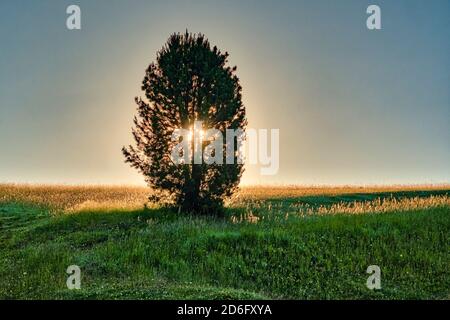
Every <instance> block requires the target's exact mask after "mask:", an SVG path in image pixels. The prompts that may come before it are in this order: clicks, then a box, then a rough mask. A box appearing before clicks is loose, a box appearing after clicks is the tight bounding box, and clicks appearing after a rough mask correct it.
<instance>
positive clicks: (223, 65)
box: [122, 31, 247, 214]
mask: <svg viewBox="0 0 450 320" xmlns="http://www.w3.org/2000/svg"><path fill="white" fill-rule="evenodd" d="M227 58H228V53H227V52H225V53H222V52H221V51H220V50H219V49H217V47H216V46H214V47H211V45H210V43H209V41H208V40H207V39H206V38H205V37H204V35H202V34H192V33H188V31H186V33H184V34H179V33H175V34H172V35H171V36H170V38H169V39H168V41H167V43H166V44H165V45H164V46H163V48H162V49H161V50H160V51H159V52H158V53H157V58H156V62H154V63H151V64H150V66H149V67H148V68H147V70H146V73H145V77H144V80H143V82H142V90H143V91H144V92H145V98H136V99H135V100H136V103H137V106H138V108H137V110H138V113H137V116H136V117H135V118H134V128H133V131H132V133H133V136H134V139H135V142H136V143H135V145H134V146H131V145H130V146H128V147H124V148H123V149H122V151H123V154H124V155H125V159H126V160H125V161H126V162H128V163H130V165H131V166H132V167H134V168H136V169H138V170H139V172H141V173H142V174H143V175H144V177H145V180H146V182H147V184H148V185H149V187H150V188H151V189H152V195H151V197H150V199H151V200H152V201H156V202H158V203H162V204H166V205H171V206H174V207H178V208H179V209H180V210H181V211H183V212H188V213H193V214H219V213H221V212H222V209H223V204H224V200H225V198H226V197H229V196H231V195H232V194H233V193H234V192H235V191H236V190H237V187H238V184H239V181H240V178H241V175H242V173H243V165H242V164H240V163H238V161H237V156H238V155H237V154H238V150H237V147H238V143H236V140H235V141H234V143H233V145H232V147H231V148H232V150H233V157H234V160H235V161H234V163H233V164H226V160H225V158H226V154H227V153H226V150H227V145H226V144H227V142H226V139H223V148H224V149H223V150H224V152H223V157H224V159H223V164H216V163H214V164H206V163H204V162H203V163H201V164H194V163H193V162H189V163H184V164H175V163H174V162H173V160H172V158H171V152H172V150H173V148H174V145H175V144H176V143H177V142H176V141H172V133H173V132H174V130H175V129H187V130H193V129H192V128H193V125H194V122H195V121H202V123H203V127H204V128H205V129H212V128H215V129H218V130H220V132H221V133H222V135H223V137H225V135H226V129H235V130H236V129H241V130H245V127H246V124H247V120H246V116H245V107H244V105H243V104H242V101H241V90H242V88H241V86H240V84H239V79H238V77H237V76H236V74H235V71H236V67H230V66H228V65H227V64H228V60H227ZM194 134H195V133H194ZM207 145H208V142H204V143H203V144H202V145H201V148H202V149H204V148H205V147H206V146H207Z"/></svg>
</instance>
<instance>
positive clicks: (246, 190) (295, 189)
mask: <svg viewBox="0 0 450 320" xmlns="http://www.w3.org/2000/svg"><path fill="white" fill-rule="evenodd" d="M449 189H450V184H438V185H433V184H426V185H390V186H381V185H380V186H377V185H371V186H299V185H286V186H254V187H243V188H241V190H240V192H239V194H237V195H236V196H235V198H234V199H233V201H239V200H240V199H243V200H249V199H251V200H264V199H288V198H297V197H304V196H319V195H344V194H353V193H381V192H398V191H419V190H420V191H427V190H430V191H432V190H436V191H437V190H449Z"/></svg>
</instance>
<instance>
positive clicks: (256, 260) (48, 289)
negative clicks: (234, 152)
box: [0, 185, 450, 299]
mask: <svg viewBox="0 0 450 320" xmlns="http://www.w3.org/2000/svg"><path fill="white" fill-rule="evenodd" d="M333 190H334V189H332V188H329V189H327V190H322V191H320V192H306V191H305V192H300V191H299V192H292V190H290V191H289V192H272V193H270V194H269V193H264V192H262V193H261V195H258V196H257V197H256V198H255V197H253V198H252V197H250V196H249V195H255V194H257V192H249V193H248V194H247V196H244V199H243V200H240V201H238V202H236V203H234V204H231V205H230V206H229V208H228V209H227V210H228V215H227V216H226V217H225V218H220V219H219V218H206V217H192V216H185V215H182V214H180V215H179V214H176V213H173V212H169V211H167V210H165V209H160V208H157V207H147V208H144V207H143V206H139V205H136V203H139V201H141V200H142V199H143V197H142V194H144V193H145V192H146V191H145V189H143V190H138V191H136V190H134V191H132V190H125V191H124V190H123V189H119V188H116V189H108V188H106V187H105V188H103V189H102V188H96V189H95V188H91V189H89V188H87V189H82V190H81V189H80V188H76V187H73V188H71V187H64V188H62V189H58V188H57V187H54V188H50V189H45V187H41V188H39V187H30V186H11V185H3V186H1V185H0V232H1V233H0V250H1V251H0V298H2V299H228V298H230V299H231V298H232V299H449V298H450V276H449V274H448V272H449V262H450V251H449V249H450V246H449V245H450V241H449V232H450V205H449V204H450V201H449V193H450V191H449V189H447V188H441V189H439V190H434V189H432V188H426V189H424V190H418V189H417V190H412V189H411V190H406V191H402V190H398V189H395V190H368V189H362V190H359V189H358V190H353V191H352V190H346V191H345V190H339V189H336V190H334V192H333ZM133 192H134V193H133ZM99 194H101V196H99ZM130 194H134V195H133V196H132V197H131V196H129V195H130ZM264 194H266V196H264ZM277 194H278V195H280V196H277ZM91 197H92V199H96V200H95V201H94V202H95V203H96V204H97V205H93V203H94V202H93V201H90V200H89V199H91ZM130 197H131V198H133V199H134V200H130ZM75 198H76V200H74V199H75ZM98 198H101V199H102V201H100V200H99V199H98ZM45 199H49V200H48V202H47V203H46V202H45V201H44V200H45ZM117 199H122V200H123V199H127V200H126V202H127V203H130V202H131V203H132V205H131V206H130V208H128V207H127V206H126V205H124V206H120V205H117V202H114V201H116V200H117ZM136 199H137V200H136ZM63 200H64V201H66V202H64V201H63ZM112 200H114V201H113V204H112V205H109V206H105V205H104V203H105V202H107V201H112ZM86 201H88V202H86ZM89 201H90V202H89ZM86 203H88V204H89V205H86ZM99 203H101V205H99ZM62 204H63V205H62ZM80 204H85V205H81V206H80ZM116 206H117V207H116ZM74 208H78V209H74ZM327 210H328V211H327ZM341 211H342V212H343V213H340V212H341ZM249 217H250V218H249ZM69 265H78V266H80V268H81V272H82V277H81V290H68V289H67V287H66V279H67V277H68V275H67V274H66V269H67V267H68V266H69ZM369 265H378V266H380V268H381V285H382V289H381V290H375V291H372V290H369V289H368V288H367V287H366V280H367V277H368V276H369V275H368V274H366V269H367V267H368V266H369Z"/></svg>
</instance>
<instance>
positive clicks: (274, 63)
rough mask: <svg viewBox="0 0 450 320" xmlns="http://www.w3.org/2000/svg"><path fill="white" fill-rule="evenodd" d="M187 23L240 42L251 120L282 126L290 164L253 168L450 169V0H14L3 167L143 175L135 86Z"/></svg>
mask: <svg viewBox="0 0 450 320" xmlns="http://www.w3.org/2000/svg"><path fill="white" fill-rule="evenodd" d="M69 4H78V5H79V6H80V7H81V11H82V30H80V31H69V30H67V29H66V26H65V21H66V17H67V15H66V13H65V10H66V7H67V6H68V5H69ZM369 4H378V5H379V6H380V7H381V13H382V30H380V31H369V30H367V28H366V22H365V21H366V18H367V14H366V8H367V6H368V5H369ZM186 28H188V29H189V30H190V31H192V32H202V33H204V34H205V35H206V36H207V37H208V38H209V39H210V41H211V42H212V43H213V44H216V45H217V46H218V47H219V48H220V49H222V50H224V51H228V52H229V53H230V62H231V64H233V65H237V67H238V76H239V77H240V79H241V83H242V86H243V94H244V96H243V99H244V103H245V104H246V106H247V110H248V119H249V125H250V126H251V127H253V128H268V129H270V128H279V129H280V142H281V150H280V169H279V173H278V174H277V175H275V176H270V177H262V176H260V175H259V173H258V172H259V170H258V168H257V167H248V168H247V172H246V173H245V175H244V179H243V181H244V183H247V184H249V183H250V184H253V183H264V184H268V183H278V184H287V183H289V184H293V183H299V184H373V183H377V184H386V183H440V182H450V170H449V159H450V147H449V142H448V141H449V140H450V130H449V119H450V96H449V88H450V78H449V76H450V1H448V0H442V1H440V0H433V1H421V0H417V1H416V0H404V1H402V0H396V1H364V0H355V1H350V0H349V1H344V0H342V1H332V0H329V1H325V0H324V1H299V0H295V1H275V0H271V1H267V0H266V1H256V0H254V1H250V0H247V1H206V0H205V1H194V0H190V1H125V0H123V1H102V0H96V1H59V0H54V1H46V0H41V1H31V0H29V1H12V0H2V1H1V2H0V182H38V183H129V184H136V183H143V179H142V178H141V177H140V176H139V175H138V174H137V173H136V172H135V171H134V170H133V169H131V168H129V166H128V165H127V164H125V163H124V162H123V157H122V154H121V147H122V146H123V145H127V144H129V143H131V142H132V137H131V134H130V129H131V126H132V117H133V115H134V113H135V105H134V102H133V100H134V96H136V95H140V94H141V93H140V83H141V81H142V78H143V76H144V70H145V68H146V67H147V66H148V64H149V63H150V62H151V61H153V60H154V59H155V57H156V51H157V50H159V49H160V48H161V46H162V45H163V44H164V42H165V41H166V40H167V38H168V36H169V35H170V34H171V33H173V32H183V31H184V30H185V29H186Z"/></svg>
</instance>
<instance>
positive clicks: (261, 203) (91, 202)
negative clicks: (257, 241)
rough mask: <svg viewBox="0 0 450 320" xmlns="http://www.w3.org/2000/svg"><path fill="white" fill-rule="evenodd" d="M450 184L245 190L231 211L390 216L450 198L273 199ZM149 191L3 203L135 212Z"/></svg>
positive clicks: (9, 193) (7, 197) (59, 191)
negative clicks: (329, 202)
mask: <svg viewBox="0 0 450 320" xmlns="http://www.w3.org/2000/svg"><path fill="white" fill-rule="evenodd" d="M449 189H450V185H437V186H436V185H417V186H370V187H354V186H337V187H331V186H329V187H328V186H327V187H319V186H317V187H304V186H276V187H269V186H262V187H244V188H242V189H241V190H240V192H239V193H238V194H237V195H236V196H235V197H234V198H233V199H231V201H229V204H228V205H229V206H231V207H245V212H246V214H247V215H248V216H249V217H252V221H253V222H255V221H258V219H257V218H254V217H256V216H255V215H254V213H255V212H266V213H280V214H284V215H286V216H289V215H292V214H296V215H310V214H335V213H347V214H359V213H366V212H388V211H398V210H403V211H405V210H414V209H422V208H432V207H438V206H450V198H449V197H448V196H447V195H441V196H430V197H425V198H424V197H414V198H401V199H397V198H394V197H390V198H384V199H382V198H376V199H375V200H373V201H354V202H350V203H348V202H342V203H336V204H333V205H331V206H325V205H320V206H309V205H308V204H304V203H302V202H301V201H294V202H292V203H289V204H288V205H286V204H285V203H283V202H280V203H278V205H277V204H273V203H272V202H270V201H266V200H267V199H293V198H300V197H304V196H333V195H345V194H357V193H365V194H370V193H380V192H398V191H417V190H421V191H423V190H429V191H431V190H449ZM148 195H149V189H148V188H145V187H131V186H63V185H25V184H21V185H16V184H0V203H2V202H21V203H33V204H37V205H43V206H46V207H48V208H50V209H52V210H53V211H58V212H66V213H74V212H80V211H85V210H94V211H108V210H134V209H139V208H142V207H143V206H144V204H145V203H146V202H147V197H148Z"/></svg>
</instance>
